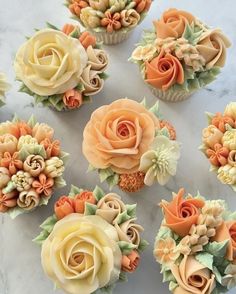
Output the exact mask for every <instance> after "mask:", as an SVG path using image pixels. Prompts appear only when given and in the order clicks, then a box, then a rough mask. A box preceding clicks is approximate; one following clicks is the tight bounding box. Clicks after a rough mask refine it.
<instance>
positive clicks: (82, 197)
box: [74, 191, 96, 213]
mask: <svg viewBox="0 0 236 294" xmlns="http://www.w3.org/2000/svg"><path fill="white" fill-rule="evenodd" d="M74 201H75V211H76V212H78V213H84V210H85V203H86V202H87V203H91V204H96V199H95V197H94V195H93V192H91V191H83V192H81V193H80V194H78V195H76V196H75V198H74Z"/></svg>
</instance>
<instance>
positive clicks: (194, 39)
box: [182, 23, 202, 45]
mask: <svg viewBox="0 0 236 294" xmlns="http://www.w3.org/2000/svg"><path fill="white" fill-rule="evenodd" d="M201 35H202V31H201V30H200V31H199V27H195V26H194V24H192V25H189V24H188V23H187V24H186V26H185V31H184V33H183V36H182V37H183V38H185V39H186V40H188V41H189V43H190V44H192V45H196V44H197V43H198V41H199V39H200V36H201Z"/></svg>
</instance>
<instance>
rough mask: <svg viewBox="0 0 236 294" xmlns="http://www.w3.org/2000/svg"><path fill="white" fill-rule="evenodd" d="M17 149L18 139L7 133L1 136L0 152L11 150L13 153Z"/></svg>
mask: <svg viewBox="0 0 236 294" xmlns="http://www.w3.org/2000/svg"><path fill="white" fill-rule="evenodd" d="M16 149H17V139H16V137H15V136H13V135H11V134H5V135H2V136H0V154H2V155H3V154H4V153H5V152H9V153H10V154H13V153H14V152H15V151H16Z"/></svg>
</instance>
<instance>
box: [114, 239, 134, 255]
mask: <svg viewBox="0 0 236 294" xmlns="http://www.w3.org/2000/svg"><path fill="white" fill-rule="evenodd" d="M118 246H119V247H120V250H121V252H122V255H129V254H130V253H131V252H132V251H133V250H134V249H136V248H137V245H134V244H132V243H129V242H125V241H119V242H118Z"/></svg>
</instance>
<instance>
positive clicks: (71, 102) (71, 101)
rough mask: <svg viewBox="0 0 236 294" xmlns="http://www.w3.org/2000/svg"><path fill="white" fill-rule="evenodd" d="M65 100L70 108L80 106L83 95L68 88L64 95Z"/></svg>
mask: <svg viewBox="0 0 236 294" xmlns="http://www.w3.org/2000/svg"><path fill="white" fill-rule="evenodd" d="M63 102H64V104H65V106H66V107H67V108H69V109H74V108H79V107H80V106H81V105H82V103H83V100H82V95H81V93H80V92H78V91H76V90H74V89H73V90H68V91H66V93H65V94H64V96H63Z"/></svg>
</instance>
